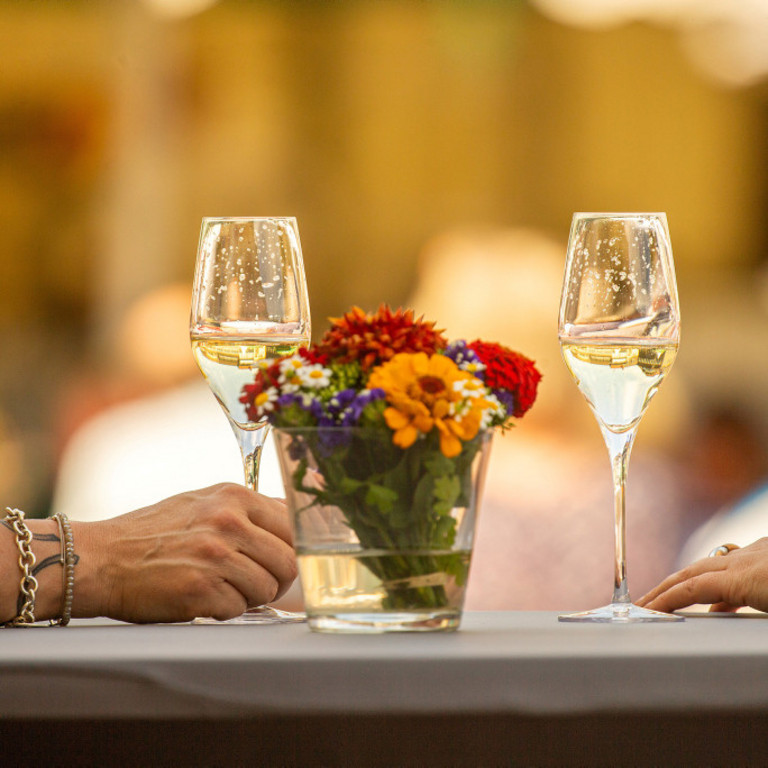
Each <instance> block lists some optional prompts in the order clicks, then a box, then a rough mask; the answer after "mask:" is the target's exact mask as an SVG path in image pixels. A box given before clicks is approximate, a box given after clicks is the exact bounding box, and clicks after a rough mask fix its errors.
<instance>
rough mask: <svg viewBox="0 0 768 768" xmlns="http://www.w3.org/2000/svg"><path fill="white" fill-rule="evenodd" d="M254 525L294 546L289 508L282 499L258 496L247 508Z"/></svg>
mask: <svg viewBox="0 0 768 768" xmlns="http://www.w3.org/2000/svg"><path fill="white" fill-rule="evenodd" d="M246 511H247V513H248V518H249V519H250V520H251V522H252V523H254V524H256V525H258V526H260V527H261V528H264V529H265V530H267V531H269V532H270V533H273V534H274V535H275V536H277V537H278V538H280V539H282V540H283V541H284V542H286V544H289V545H291V546H292V545H293V528H292V526H291V520H290V516H289V514H288V508H287V506H286V504H285V502H284V501H283V500H282V499H272V498H269V497H267V496H257V497H256V498H255V499H252V500H251V503H250V504H249V505H248V506H247V507H246Z"/></svg>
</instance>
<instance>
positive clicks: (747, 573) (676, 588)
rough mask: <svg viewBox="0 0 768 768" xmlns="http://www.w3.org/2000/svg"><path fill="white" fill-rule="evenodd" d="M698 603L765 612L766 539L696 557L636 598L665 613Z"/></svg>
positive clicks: (767, 582) (726, 609) (767, 580)
mask: <svg viewBox="0 0 768 768" xmlns="http://www.w3.org/2000/svg"><path fill="white" fill-rule="evenodd" d="M699 603H704V604H706V603H711V605H712V607H711V608H710V611H717V612H728V613H732V612H734V611H737V610H738V609H739V608H742V607H744V606H749V607H751V608H755V609H756V610H758V611H768V538H763V539H759V540H758V541H756V542H754V543H753V544H750V545H749V546H748V547H743V548H740V549H739V548H737V549H733V550H731V551H730V552H728V554H727V555H724V556H722V557H705V558H702V559H701V560H697V561H696V562H695V563H692V564H691V565H689V566H687V567H685V568H683V569H682V570H680V571H677V573H673V574H672V575H671V576H668V577H667V578H666V579H664V581H662V582H661V584H659V585H658V586H657V587H655V588H654V589H652V590H651V591H650V592H648V594H647V595H644V596H643V597H641V598H640V599H639V600H638V601H637V604H638V605H641V606H643V607H645V608H650V609H652V610H656V611H664V612H666V613H670V612H672V611H675V610H677V609H679V608H685V607H686V606H689V605H695V604H699Z"/></svg>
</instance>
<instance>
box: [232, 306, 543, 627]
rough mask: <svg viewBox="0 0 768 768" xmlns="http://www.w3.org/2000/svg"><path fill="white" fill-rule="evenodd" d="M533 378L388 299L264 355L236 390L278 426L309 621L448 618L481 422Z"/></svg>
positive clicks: (523, 365) (485, 436) (402, 623)
mask: <svg viewBox="0 0 768 768" xmlns="http://www.w3.org/2000/svg"><path fill="white" fill-rule="evenodd" d="M540 378H541V375H540V374H539V372H538V371H537V369H536V367H535V366H534V364H533V363H532V362H531V361H530V360H529V359H527V358H526V357H524V356H523V355H521V354H519V353H517V352H514V351H512V350H511V349H508V348H506V347H503V346H501V345H499V344H494V343H489V342H484V341H473V342H470V343H467V342H466V341H453V342H449V341H448V340H447V339H446V338H445V336H444V335H443V333H442V332H441V331H439V330H436V329H435V324H434V323H432V322H426V321H424V320H423V319H421V318H419V319H417V318H415V317H414V314H413V312H412V311H410V310H409V311H404V310H401V309H400V310H396V311H393V310H391V309H390V308H389V307H387V306H381V307H380V308H379V310H378V311H377V312H376V313H374V314H367V313H365V312H364V311H363V310H361V309H359V308H357V307H354V308H352V310H351V311H350V312H348V313H347V314H345V315H344V316H343V317H341V318H337V319H332V320H331V326H330V328H329V330H328V331H327V332H326V333H325V335H324V336H323V337H322V339H321V340H320V342H319V343H316V344H313V345H311V346H310V347H309V348H306V349H302V350H300V351H299V352H298V353H297V354H296V355H293V356H290V357H286V358H282V359H279V360H276V361H268V362H266V363H265V364H264V365H263V366H262V367H261V368H260V370H259V371H258V372H257V374H256V377H255V381H254V382H253V383H252V384H248V385H246V386H245V387H244V388H243V392H242V397H241V402H243V403H244V404H245V406H246V409H247V411H248V416H249V419H251V420H253V421H259V420H262V419H265V418H266V419H267V420H268V421H269V423H271V424H272V425H273V426H274V427H275V428H276V430H277V431H276V435H277V442H278V455H279V457H280V461H281V467H282V471H283V477H284V480H285V485H286V494H287V497H288V503H289V507H290V508H291V512H292V517H293V521H294V528H295V533H296V537H295V546H296V551H297V555H298V560H299V568H300V572H301V579H302V589H303V590H304V599H305V604H306V608H307V613H308V617H309V622H310V626H312V627H313V628H316V629H317V628H320V629H323V628H330V629H334V630H337V631H344V629H345V628H347V629H348V628H349V627H350V626H351V627H355V628H356V629H357V631H359V630H360V629H361V628H364V627H370V628H373V629H374V630H379V629H386V628H392V627H394V628H397V629H433V628H455V627H456V626H458V622H459V619H460V615H461V607H462V604H463V595H464V588H465V586H466V582H467V576H468V571H469V561H470V555H471V550H472V542H473V536H474V519H475V511H476V509H477V507H478V503H479V495H480V492H481V488H482V478H483V475H484V470H485V460H486V458H487V454H488V446H489V444H490V437H491V433H492V430H493V429H494V428H497V427H498V428H501V429H506V428H508V427H509V426H511V425H512V423H513V420H514V419H516V418H519V417H521V416H523V414H525V413H526V411H528V409H529V408H530V407H531V405H532V404H533V402H534V400H535V398H536V390H537V386H538V383H539V380H540ZM353 631H355V630H353Z"/></svg>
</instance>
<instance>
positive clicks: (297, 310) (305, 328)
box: [190, 217, 311, 623]
mask: <svg viewBox="0 0 768 768" xmlns="http://www.w3.org/2000/svg"><path fill="white" fill-rule="evenodd" d="M310 334H311V327H310V315H309V300H308V295H307V286H306V277H305V274H304V263H303V257H302V253H301V243H300V240H299V229H298V225H297V223H296V219H294V218H291V217H259V218H252V217H234V218H205V219H203V224H202V229H201V231H200V242H199V245H198V250H197V262H196V265H195V278H194V287H193V294H192V312H191V319H190V337H191V340H192V351H193V354H194V357H195V361H196V362H197V365H198V366H199V368H200V370H201V371H202V373H203V376H204V377H205V380H206V382H207V383H208V386H209V387H210V388H211V391H212V392H213V394H214V395H215V397H216V399H217V400H218V402H219V404H220V405H221V407H222V408H223V410H224V413H225V414H226V415H227V418H228V419H229V423H230V426H231V427H232V430H233V432H234V434H235V437H236V438H237V441H238V445H239V446H240V452H241V454H242V458H243V468H244V472H245V484H246V485H247V486H248V487H249V488H252V489H253V490H257V489H258V483H259V465H260V460H261V452H262V449H263V447H264V442H265V440H266V438H267V434H268V432H269V424H268V423H267V421H266V420H260V421H257V422H253V421H250V420H249V418H248V415H247V413H246V407H245V405H244V404H243V403H242V402H240V398H241V396H242V394H243V392H242V390H243V386H244V385H246V384H251V383H253V380H254V376H255V373H256V371H257V369H258V367H259V365H260V364H262V363H264V362H269V361H270V360H272V359H274V358H280V357H286V356H289V355H293V354H295V353H296V351H297V350H298V349H299V348H300V347H305V346H307V345H308V344H309V340H310ZM298 619H303V614H288V613H287V612H285V611H277V610H276V609H273V608H269V607H267V606H263V607H261V608H256V609H250V610H249V611H248V612H247V613H245V614H243V616H242V617H240V618H239V619H234V620H230V621H235V622H238V621H239V622H243V623H245V622H248V623H267V622H272V621H287V620H298ZM198 621H209V620H207V619H199V620H198ZM210 621H213V620H212V619H211V620H210Z"/></svg>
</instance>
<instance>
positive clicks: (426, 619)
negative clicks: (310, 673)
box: [307, 611, 461, 634]
mask: <svg viewBox="0 0 768 768" xmlns="http://www.w3.org/2000/svg"><path fill="white" fill-rule="evenodd" d="M307 621H308V623H309V628H310V629H311V630H312V631H313V632H334V633H350V634H382V633H385V632H453V631H455V630H457V629H458V628H459V624H460V623H461V614H460V613H456V612H455V611H413V612H410V611H400V612H394V611H393V612H391V613H387V612H382V613H378V612H375V611H371V612H370V613H364V612H360V613H335V614H323V615H313V616H310V617H309V618H308V619H307Z"/></svg>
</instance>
